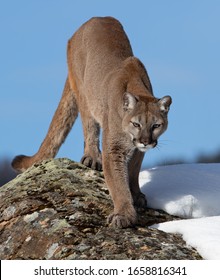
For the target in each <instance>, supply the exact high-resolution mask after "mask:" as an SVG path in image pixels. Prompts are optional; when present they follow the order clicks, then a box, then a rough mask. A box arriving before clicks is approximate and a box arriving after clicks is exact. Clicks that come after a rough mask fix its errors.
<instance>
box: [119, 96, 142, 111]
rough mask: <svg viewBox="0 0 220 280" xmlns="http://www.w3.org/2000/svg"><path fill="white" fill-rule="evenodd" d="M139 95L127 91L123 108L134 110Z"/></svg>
mask: <svg viewBox="0 0 220 280" xmlns="http://www.w3.org/2000/svg"><path fill="white" fill-rule="evenodd" d="M138 100H139V99H138V97H137V96H135V95H133V94H131V93H129V92H125V93H124V95H123V108H124V110H125V111H127V110H132V109H134V107H135V106H136V104H137V103H138Z"/></svg>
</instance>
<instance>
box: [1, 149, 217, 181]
mask: <svg viewBox="0 0 220 280" xmlns="http://www.w3.org/2000/svg"><path fill="white" fill-rule="evenodd" d="M194 162H195V163H220V150H219V151H217V152H216V153H214V154H210V155H205V154H203V155H202V154H201V155H200V156H199V157H198V158H197V159H196V160H195V161H194ZM183 163H188V162H187V161H185V160H184V159H168V160H166V161H163V162H159V163H158V164H157V165H171V164H183ZM16 175H17V174H16V173H15V171H14V170H13V168H12V167H11V160H10V159H7V158H4V159H0V186H3V185H4V184H6V183H7V182H9V181H10V180H12V179H14V178H15V177H16Z"/></svg>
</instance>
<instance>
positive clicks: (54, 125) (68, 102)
mask: <svg viewBox="0 0 220 280" xmlns="http://www.w3.org/2000/svg"><path fill="white" fill-rule="evenodd" d="M77 116H78V106H77V102H76V99H75V96H74V93H73V91H72V89H71V87H70V83H69V79H68V78H67V80H66V84H65V87H64V91H63V95H62V98H61V100H60V103H59V105H58V108H57V110H56V112H55V114H54V116H53V119H52V122H51V124H50V127H49V129H48V132H47V135H46V137H45V139H44V141H43V143H42V144H41V146H40V148H39V150H38V152H37V153H36V154H35V155H33V156H31V157H28V156H23V155H20V156H16V157H15V158H14V160H13V161H12V167H13V168H14V169H15V170H17V171H18V172H23V171H25V170H26V169H27V168H28V167H30V166H31V165H32V164H34V163H36V162H39V161H41V160H43V159H48V158H53V157H55V156H56V154H57V152H58V150H59V148H60V146H61V145H62V143H63V142H64V140H65V138H66V136H67V135H68V133H69V131H70V130H71V128H72V126H73V124H74V122H75V120H76V118H77Z"/></svg>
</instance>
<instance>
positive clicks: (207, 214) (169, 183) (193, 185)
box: [139, 164, 220, 260]
mask: <svg viewBox="0 0 220 280" xmlns="http://www.w3.org/2000/svg"><path fill="white" fill-rule="evenodd" d="M139 181H140V185H141V189H142V192H143V193H145V195H146V196H147V199H148V205H149V207H152V208H155V209H162V210H164V211H166V212H167V213H169V214H172V215H177V216H179V217H182V218H187V220H180V221H173V222H166V223H161V224H158V225H154V226H153V227H155V228H158V229H160V230H163V231H166V232H172V233H179V234H182V235H183V239H184V240H185V241H186V243H187V244H189V245H190V246H193V247H195V248H196V249H197V250H198V252H199V253H200V254H201V256H202V257H203V258H204V259H212V260H214V259H220V164H182V165H171V166H163V167H156V168H152V169H150V170H145V171H142V172H141V173H140V178H139ZM190 218H191V219H190ZM192 218H193V219H192Z"/></svg>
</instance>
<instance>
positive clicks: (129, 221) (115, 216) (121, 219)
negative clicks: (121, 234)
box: [107, 210, 136, 228]
mask: <svg viewBox="0 0 220 280" xmlns="http://www.w3.org/2000/svg"><path fill="white" fill-rule="evenodd" d="M107 222H108V223H109V224H110V226H112V227H114V228H127V227H132V226H134V225H135V222H136V212H135V210H134V211H133V213H132V214H130V213H124V214H120V213H112V214H111V215H109V216H108V219H107Z"/></svg>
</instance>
